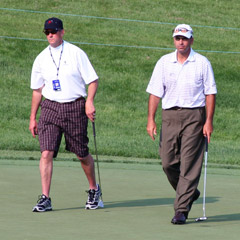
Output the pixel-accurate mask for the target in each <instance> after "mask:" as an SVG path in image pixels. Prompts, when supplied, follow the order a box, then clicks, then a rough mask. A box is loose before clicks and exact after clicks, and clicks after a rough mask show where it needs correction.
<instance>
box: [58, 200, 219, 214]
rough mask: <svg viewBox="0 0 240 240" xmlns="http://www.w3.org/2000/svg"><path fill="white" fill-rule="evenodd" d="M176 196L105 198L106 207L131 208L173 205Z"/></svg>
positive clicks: (199, 201) (207, 201)
mask: <svg viewBox="0 0 240 240" xmlns="http://www.w3.org/2000/svg"><path fill="white" fill-rule="evenodd" d="M174 200H175V199H174V198H150V199H136V200H127V201H112V202H105V201H104V199H103V201H104V209H110V208H130V207H150V206H161V205H171V206H173V203H174ZM217 201H218V197H208V198H206V203H214V202H217ZM194 204H202V199H201V198H200V199H198V201H197V202H195V203H194ZM75 209H84V207H73V208H65V209H54V211H65V210H75Z"/></svg>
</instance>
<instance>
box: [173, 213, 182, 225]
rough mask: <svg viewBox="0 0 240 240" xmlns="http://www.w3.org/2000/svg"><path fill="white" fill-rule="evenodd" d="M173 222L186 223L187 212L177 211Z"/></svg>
mask: <svg viewBox="0 0 240 240" xmlns="http://www.w3.org/2000/svg"><path fill="white" fill-rule="evenodd" d="M171 223H172V224H185V223H186V217H185V214H184V213H182V212H176V214H175V216H174V217H173V219H172V221H171Z"/></svg>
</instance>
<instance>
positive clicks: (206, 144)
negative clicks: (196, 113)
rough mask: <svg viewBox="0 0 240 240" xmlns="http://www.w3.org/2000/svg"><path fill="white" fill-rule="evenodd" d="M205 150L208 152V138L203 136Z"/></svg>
mask: <svg viewBox="0 0 240 240" xmlns="http://www.w3.org/2000/svg"><path fill="white" fill-rule="evenodd" d="M205 151H206V152H208V138H207V137H205Z"/></svg>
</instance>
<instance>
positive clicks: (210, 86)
mask: <svg viewBox="0 0 240 240" xmlns="http://www.w3.org/2000/svg"><path fill="white" fill-rule="evenodd" d="M205 64H206V66H205V69H206V70H205V73H204V94H205V95H210V94H216V93H217V87H216V82H215V78H214V73H213V69H212V66H211V63H210V62H209V61H208V60H207V59H206V63H205Z"/></svg>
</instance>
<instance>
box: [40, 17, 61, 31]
mask: <svg viewBox="0 0 240 240" xmlns="http://www.w3.org/2000/svg"><path fill="white" fill-rule="evenodd" d="M46 29H53V30H62V29H63V23H62V20H60V19H58V18H55V17H52V18H49V19H47V20H46V21H45V24H44V30H46Z"/></svg>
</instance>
